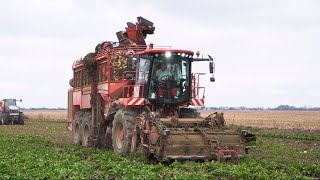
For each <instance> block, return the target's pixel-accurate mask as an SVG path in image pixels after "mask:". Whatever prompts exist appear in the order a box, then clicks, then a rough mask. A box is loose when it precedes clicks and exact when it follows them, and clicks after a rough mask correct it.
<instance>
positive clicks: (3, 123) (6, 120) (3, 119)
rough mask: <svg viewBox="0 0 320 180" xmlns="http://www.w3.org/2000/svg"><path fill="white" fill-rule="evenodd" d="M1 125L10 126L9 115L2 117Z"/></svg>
mask: <svg viewBox="0 0 320 180" xmlns="http://www.w3.org/2000/svg"><path fill="white" fill-rule="evenodd" d="M1 124H2V125H8V124H9V117H8V115H7V114H2V116H1Z"/></svg>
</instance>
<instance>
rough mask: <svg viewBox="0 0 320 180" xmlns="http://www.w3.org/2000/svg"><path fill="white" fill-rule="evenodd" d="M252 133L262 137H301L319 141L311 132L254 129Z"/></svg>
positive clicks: (319, 138) (318, 137)
mask: <svg viewBox="0 0 320 180" xmlns="http://www.w3.org/2000/svg"><path fill="white" fill-rule="evenodd" d="M253 134H255V135H257V136H262V137H273V138H286V139H301V140H314V141H320V136H317V135H311V134H301V133H280V132H279V133H277V132H264V131H256V132H253Z"/></svg>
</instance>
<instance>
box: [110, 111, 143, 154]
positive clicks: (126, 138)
mask: <svg viewBox="0 0 320 180" xmlns="http://www.w3.org/2000/svg"><path fill="white" fill-rule="evenodd" d="M135 122H136V120H135V114H134V113H133V112H132V111H131V110H128V109H122V110H118V111H117V113H116V115H115V117H114V120H113V127H112V147H113V150H114V151H115V152H117V153H121V154H124V155H127V154H129V153H130V152H132V151H134V150H133V149H132V146H133V147H137V146H136V144H134V145H133V144H132V140H134V139H135V138H136V137H133V134H132V133H133V132H132V130H133V128H134V125H135ZM134 142H135V141H134Z"/></svg>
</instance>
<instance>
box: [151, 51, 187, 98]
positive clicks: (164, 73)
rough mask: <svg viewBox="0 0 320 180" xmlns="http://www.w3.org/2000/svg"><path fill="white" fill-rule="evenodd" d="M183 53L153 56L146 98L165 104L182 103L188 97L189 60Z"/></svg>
mask: <svg viewBox="0 0 320 180" xmlns="http://www.w3.org/2000/svg"><path fill="white" fill-rule="evenodd" d="M189 58H191V55H189V54H185V53H175V52H172V53H171V52H166V53H156V54H154V59H153V65H152V73H151V83H150V91H149V94H148V98H149V99H150V100H158V101H159V102H165V103H177V102H184V101H187V100H188V99H189V95H190V87H189V85H190V83H189V75H190V72H189V71H190V59H189Z"/></svg>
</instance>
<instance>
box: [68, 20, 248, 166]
mask: <svg viewBox="0 0 320 180" xmlns="http://www.w3.org/2000/svg"><path fill="white" fill-rule="evenodd" d="M154 30H155V27H154V26H153V23H152V22H150V21H149V20H147V19H144V18H143V17H138V22H137V23H136V24H134V23H131V22H128V23H127V27H126V29H125V31H119V32H117V33H116V34H117V37H118V41H119V42H111V41H105V42H102V43H100V44H98V45H97V46H96V48H95V52H93V53H89V54H87V55H86V56H85V57H83V58H81V59H79V60H77V61H75V62H74V63H73V66H72V69H73V78H72V79H71V80H70V82H69V83H70V86H71V87H72V88H70V89H69V91H68V129H69V130H70V131H72V134H73V142H74V143H75V144H78V145H82V146H94V147H96V146H103V147H106V148H108V149H112V150H114V151H115V152H118V153H121V154H125V155H127V154H130V153H134V152H137V151H138V152H140V153H142V154H144V155H146V156H154V157H155V158H156V159H157V160H159V161H167V160H170V159H192V160H219V161H220V160H221V159H225V158H230V159H238V158H239V157H241V156H243V155H244V154H245V153H246V150H247V149H246V146H245V142H246V141H248V138H247V133H246V131H235V130H228V129H227V128H225V121H224V118H223V114H222V113H213V114H211V115H209V116H208V117H206V118H201V117H200V113H198V112H196V110H194V109H191V108H189V106H204V102H205V96H204V93H205V87H202V86H201V85H200V82H199V77H200V76H201V75H204V73H192V68H191V67H192V63H196V62H198V63H201V62H202V63H203V62H209V63H208V64H209V71H210V73H211V74H212V76H211V77H210V80H211V81H212V82H213V81H214V80H215V79H214V76H213V73H214V70H215V66H214V62H213V59H212V58H211V56H209V58H195V57H194V52H193V51H188V50H178V49H172V48H171V47H165V46H155V45H153V44H150V45H147V44H146V42H145V38H146V37H147V35H149V34H153V33H154Z"/></svg>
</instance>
